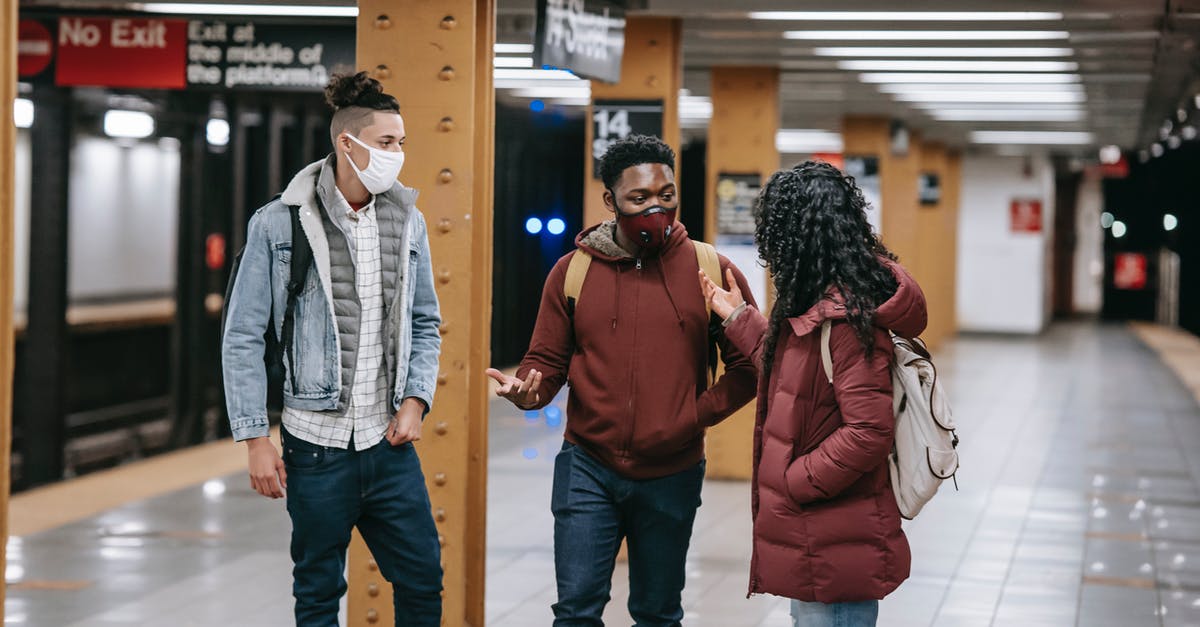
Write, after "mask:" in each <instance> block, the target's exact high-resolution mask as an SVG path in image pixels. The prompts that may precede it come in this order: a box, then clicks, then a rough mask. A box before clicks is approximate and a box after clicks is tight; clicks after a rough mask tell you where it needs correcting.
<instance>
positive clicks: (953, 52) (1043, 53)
mask: <svg viewBox="0 0 1200 627" xmlns="http://www.w3.org/2000/svg"><path fill="white" fill-rule="evenodd" d="M1074 53H1075V51H1074V49H1072V48H1041V47H1030V48H968V47H931V48H924V47H918V46H820V47H818V48H816V49H814V50H813V54H815V55H816V56H818V57H851V58H863V59H870V58H872V57H885V58H886V57H913V58H921V57H925V58H945V59H953V58H976V57H980V58H994V57H1018V58H1046V57H1069V56H1071V55H1073V54H1074Z"/></svg>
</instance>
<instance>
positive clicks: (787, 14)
mask: <svg viewBox="0 0 1200 627" xmlns="http://www.w3.org/2000/svg"><path fill="white" fill-rule="evenodd" d="M749 16H750V19H752V20H795V21H801V20H803V21H825V22H1032V21H1052V20H1061V19H1063V14H1062V13H1058V12H1053V11H752V12H750V14H749Z"/></svg>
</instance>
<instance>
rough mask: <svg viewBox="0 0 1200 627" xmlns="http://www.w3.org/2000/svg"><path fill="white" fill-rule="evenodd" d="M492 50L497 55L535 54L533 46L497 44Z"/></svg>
mask: <svg viewBox="0 0 1200 627" xmlns="http://www.w3.org/2000/svg"><path fill="white" fill-rule="evenodd" d="M492 50H493V51H494V52H495V53H496V54H533V44H496V45H495V46H493V47H492Z"/></svg>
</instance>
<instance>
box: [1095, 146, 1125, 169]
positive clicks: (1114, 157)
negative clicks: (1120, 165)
mask: <svg viewBox="0 0 1200 627" xmlns="http://www.w3.org/2000/svg"><path fill="white" fill-rule="evenodd" d="M1120 160H1121V147H1120V146H1112V145H1109V146H1105V147H1103V148H1101V149H1100V163H1104V164H1110V165H1111V164H1113V163H1117V162H1118V161H1120Z"/></svg>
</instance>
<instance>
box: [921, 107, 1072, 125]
mask: <svg viewBox="0 0 1200 627" xmlns="http://www.w3.org/2000/svg"><path fill="white" fill-rule="evenodd" d="M927 112H928V114H929V116H930V117H932V118H933V119H935V120H937V121H939V122H1078V121H1080V120H1082V119H1083V118H1084V113H1083V111H1079V110H1069V109H1062V110H1057V111H1056V110H1053V109H1050V110H1045V111H1037V110H1032V111H1029V110H1020V109H1016V110H1013V109H929V110H928V111H927Z"/></svg>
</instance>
